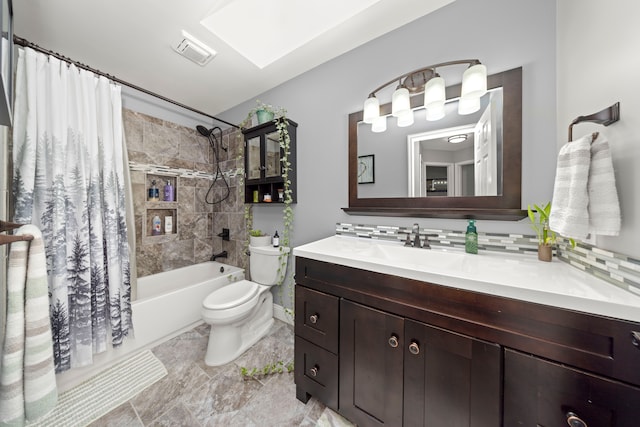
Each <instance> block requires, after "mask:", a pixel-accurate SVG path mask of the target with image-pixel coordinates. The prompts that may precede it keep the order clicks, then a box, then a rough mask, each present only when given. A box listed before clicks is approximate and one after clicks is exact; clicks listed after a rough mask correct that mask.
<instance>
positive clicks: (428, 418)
mask: <svg viewBox="0 0 640 427" xmlns="http://www.w3.org/2000/svg"><path fill="white" fill-rule="evenodd" d="M404 338H405V340H404V341H405V352H404V354H405V356H404V424H403V425H404V426H405V427H414V426H415V427H418V426H420V427H422V426H432V427H443V426H446V427H458V426H459V427H463V426H464V427H475V426H477V427H489V426H495V427H498V426H500V420H501V414H502V405H501V399H502V393H501V391H502V390H501V389H502V387H501V366H502V360H501V350H500V346H499V345H497V344H493V343H488V342H484V341H480V340H477V339H474V338H470V337H467V336H464V335H460V334H456V333H453V332H451V331H447V330H444V329H440V328H436V327H433V326H429V325H425V324H423V323H418V322H414V321H411V320H405V335H404Z"/></svg>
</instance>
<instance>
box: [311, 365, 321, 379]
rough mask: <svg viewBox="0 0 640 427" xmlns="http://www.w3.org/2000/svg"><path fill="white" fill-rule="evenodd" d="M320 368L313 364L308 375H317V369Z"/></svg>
mask: <svg viewBox="0 0 640 427" xmlns="http://www.w3.org/2000/svg"><path fill="white" fill-rule="evenodd" d="M319 369H320V368H319V367H318V365H316V366H314V367H313V368H311V369H309V375H311V376H312V377H316V376H317V375H318V370H319Z"/></svg>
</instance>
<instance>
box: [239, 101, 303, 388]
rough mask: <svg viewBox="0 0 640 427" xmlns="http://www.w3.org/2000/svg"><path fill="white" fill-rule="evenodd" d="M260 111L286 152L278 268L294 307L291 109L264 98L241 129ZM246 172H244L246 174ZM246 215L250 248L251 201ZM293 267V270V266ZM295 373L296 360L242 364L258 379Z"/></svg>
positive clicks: (246, 375)
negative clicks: (254, 365)
mask: <svg viewBox="0 0 640 427" xmlns="http://www.w3.org/2000/svg"><path fill="white" fill-rule="evenodd" d="M259 110H265V111H267V112H271V113H273V117H274V118H273V123H274V124H275V125H276V130H277V131H278V141H279V144H280V148H281V150H282V152H283V154H284V156H283V157H282V158H281V159H280V162H281V170H282V178H283V187H284V188H283V195H284V201H283V202H284V203H283V205H284V207H283V210H282V219H283V230H282V235H281V239H280V257H279V260H280V266H279V268H278V272H277V274H278V280H277V284H278V285H280V289H279V293H280V299H281V300H283V293H284V292H283V289H284V285H285V283H288V284H289V286H288V289H289V296H290V299H291V300H290V302H291V307H293V304H294V302H295V297H294V290H293V277H292V273H291V274H290V275H287V261H288V259H289V255H290V252H285V250H284V248H285V247H287V248H289V247H290V243H291V232H292V229H293V219H294V216H293V208H292V206H291V204H292V203H293V194H292V193H293V191H292V190H291V179H290V177H289V173H290V171H291V161H290V160H289V156H290V155H291V138H290V135H289V127H288V121H287V117H286V115H287V111H286V110H285V109H284V108H282V107H273V106H271V105H269V104H264V103H262V102H260V100H256V106H255V107H254V108H252V109H251V110H250V111H249V112H248V113H247V116H246V118H245V119H244V120H243V121H242V122H241V123H240V127H241V128H247V127H249V126H250V125H251V123H252V120H253V117H254V116H255V115H256V114H257V112H258V111H259ZM238 137H239V138H240V139H242V142H241V146H242V147H243V149H244V138H243V135H242V133H241V132H239V133H238ZM241 155H242V157H244V152H242V154H241ZM243 175H244V174H243ZM242 199H243V200H244V185H242ZM244 218H245V227H246V230H247V239H246V250H247V251H248V249H249V240H250V239H249V231H250V230H252V229H253V209H252V205H251V204H245V210H244ZM289 270H291V269H289ZM285 313H286V314H287V315H288V316H290V317H291V318H293V310H292V309H289V308H285ZM285 370H286V371H287V372H292V371H293V362H291V363H289V364H287V365H284V363H283V362H282V361H277V362H276V363H273V364H267V365H265V366H264V367H263V368H262V369H259V368H251V369H248V368H246V367H242V368H241V369H240V373H241V375H242V376H243V377H244V378H245V379H248V378H258V377H260V376H265V375H269V374H274V373H282V372H284V371H285Z"/></svg>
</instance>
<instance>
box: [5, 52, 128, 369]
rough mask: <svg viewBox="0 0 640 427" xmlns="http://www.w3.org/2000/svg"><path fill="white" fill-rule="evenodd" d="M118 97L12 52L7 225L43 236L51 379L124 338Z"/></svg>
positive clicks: (62, 65) (104, 85) (63, 67)
mask: <svg viewBox="0 0 640 427" xmlns="http://www.w3.org/2000/svg"><path fill="white" fill-rule="evenodd" d="M120 89H121V88H120V86H118V85H115V84H112V83H111V82H110V81H109V80H108V79H107V78H105V77H97V76H96V75H95V74H93V73H90V72H88V71H86V70H80V69H78V68H77V67H76V66H75V65H73V64H71V65H69V64H67V63H66V62H62V61H60V60H59V59H56V58H55V57H53V56H48V55H45V54H42V53H39V52H36V51H35V50H33V49H30V48H24V49H20V50H19V51H18V64H17V72H16V101H15V118H14V127H13V165H14V176H13V195H14V200H15V216H14V221H16V222H20V223H32V224H34V225H36V226H38V227H39V228H40V229H41V230H42V233H43V239H44V242H45V250H46V258H47V278H48V286H49V311H50V319H51V327H52V332H53V342H54V343H53V347H54V359H55V367H56V372H61V371H65V370H67V369H69V368H72V367H79V366H85V365H88V364H91V363H92V361H93V354H94V353H99V352H102V351H104V350H106V349H107V347H108V346H109V344H111V345H113V346H118V345H119V344H121V343H122V340H123V338H124V337H125V336H126V335H128V334H129V333H130V332H132V330H133V329H132V324H131V283H130V282H131V274H130V262H129V261H130V257H129V254H130V253H135V252H130V247H129V241H128V237H127V221H126V216H127V213H126V211H127V209H126V202H125V199H126V196H125V191H126V190H125V189H126V186H127V184H128V183H126V182H125V167H124V165H125V163H123V157H125V156H126V149H125V147H124V138H123V128H122V101H121V95H120ZM132 243H133V242H132ZM134 271H135V270H134Z"/></svg>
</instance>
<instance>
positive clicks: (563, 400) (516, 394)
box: [504, 350, 640, 427]
mask: <svg viewBox="0 0 640 427" xmlns="http://www.w3.org/2000/svg"><path fill="white" fill-rule="evenodd" d="M504 369H505V371H504V372H505V374H504V382H505V390H504V425H505V426H516V425H517V426H532V427H536V426H541V427H555V426H566V425H568V421H567V418H568V416H570V415H568V414H569V413H572V414H574V415H573V416H575V417H577V418H579V419H581V420H582V421H583V422H584V424H580V423H579V422H578V421H577V420H576V421H574V424H569V425H575V426H581V425H585V426H587V425H588V426H606V427H632V426H637V425H639V424H638V423H639V421H638V416H639V415H638V408H640V389H639V388H636V387H633V386H629V385H627V384H623V383H621V382H617V381H612V380H609V379H607V378H604V377H600V376H596V375H592V374H589V373H586V372H584V371H580V370H577V369H573V368H569V367H567V366H563V365H559V364H556V363H552V362H549V361H546V360H543V359H539V358H537V357H534V356H530V355H527V354H522V353H519V352H516V351H513V350H506V351H505V368H504Z"/></svg>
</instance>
